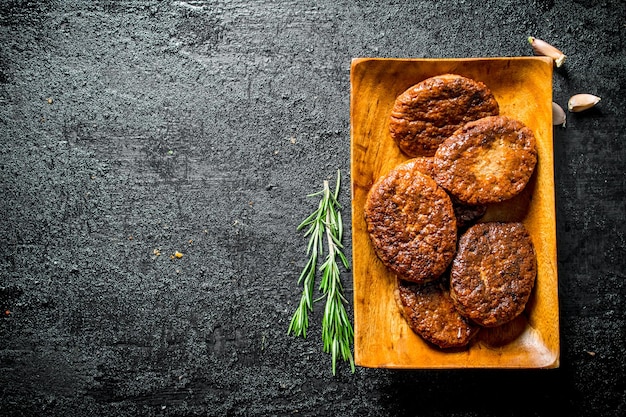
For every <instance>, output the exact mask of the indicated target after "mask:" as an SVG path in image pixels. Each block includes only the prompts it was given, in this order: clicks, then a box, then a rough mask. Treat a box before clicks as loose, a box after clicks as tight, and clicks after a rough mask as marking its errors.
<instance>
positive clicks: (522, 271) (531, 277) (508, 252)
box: [450, 222, 537, 327]
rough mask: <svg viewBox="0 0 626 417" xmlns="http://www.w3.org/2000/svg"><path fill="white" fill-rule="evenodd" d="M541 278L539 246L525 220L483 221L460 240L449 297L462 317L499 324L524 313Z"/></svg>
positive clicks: (453, 262) (488, 324) (454, 261)
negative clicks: (537, 247)
mask: <svg viewBox="0 0 626 417" xmlns="http://www.w3.org/2000/svg"><path fill="white" fill-rule="evenodd" d="M536 276H537V259H536V255H535V250H534V247H533V243H532V240H531V238H530V235H529V234H528V232H527V230H526V228H525V227H524V225H523V224H522V223H518V222H508V223H502V222H488V223H478V224H475V225H473V226H471V227H470V228H468V229H467V231H466V232H465V233H464V234H463V235H461V237H460V238H459V245H458V251H457V254H456V256H455V257H454V260H453V261H452V267H451V268H450V295H451V297H452V299H453V300H454V304H455V306H456V308H457V310H458V311H459V312H460V313H461V314H462V315H463V316H465V317H467V318H469V319H470V320H472V321H474V322H475V323H477V324H479V325H481V326H485V327H495V326H499V325H502V324H504V323H507V322H509V321H511V320H513V319H514V318H516V317H517V316H519V315H520V314H521V313H522V312H523V311H524V308H525V306H526V303H527V302H528V299H529V297H530V294H531V291H532V289H533V286H534V284H535V278H536Z"/></svg>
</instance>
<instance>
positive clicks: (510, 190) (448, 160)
mask: <svg viewBox="0 0 626 417" xmlns="http://www.w3.org/2000/svg"><path fill="white" fill-rule="evenodd" d="M536 164H537V146H536V141H535V135H534V134H533V132H532V131H531V130H530V129H529V128H528V127H526V126H525V125H524V124H523V123H522V122H520V121H519V120H515V119H512V118H510V117H506V116H490V117H485V118H482V119H480V120H476V121H473V122H469V123H467V124H465V125H464V126H463V127H462V128H460V129H459V130H457V131H456V132H455V133H454V134H453V135H452V136H450V137H449V138H448V139H446V140H445V141H444V142H443V143H442V144H441V146H439V149H437V152H436V154H435V180H436V181H437V183H438V184H439V185H440V186H442V187H443V188H445V189H446V190H447V191H448V192H449V193H450V194H451V195H453V196H454V197H455V198H456V199H458V200H459V201H461V202H464V203H466V204H488V203H497V202H500V201H504V200H508V199H510V198H512V197H514V196H515V195H517V194H519V193H520V192H521V191H522V190H523V189H524V187H525V186H526V184H527V183H528V181H529V180H530V177H531V175H532V173H533V171H534V169H535V165H536Z"/></svg>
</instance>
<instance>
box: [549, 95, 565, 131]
mask: <svg viewBox="0 0 626 417" xmlns="http://www.w3.org/2000/svg"><path fill="white" fill-rule="evenodd" d="M566 118H567V116H566V115H565V110H563V107H561V106H559V105H558V104H556V103H555V102H554V101H553V102H552V124H553V125H554V126H556V125H561V126H563V127H565V119H566Z"/></svg>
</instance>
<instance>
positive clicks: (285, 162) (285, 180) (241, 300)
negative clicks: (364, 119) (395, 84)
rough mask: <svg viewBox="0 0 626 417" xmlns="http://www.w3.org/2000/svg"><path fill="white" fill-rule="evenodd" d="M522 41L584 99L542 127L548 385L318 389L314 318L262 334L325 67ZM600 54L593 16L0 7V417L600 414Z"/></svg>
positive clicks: (100, 4)
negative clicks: (548, 244) (546, 187)
mask: <svg viewBox="0 0 626 417" xmlns="http://www.w3.org/2000/svg"><path fill="white" fill-rule="evenodd" d="M529 35H533V36H537V37H540V38H543V39H546V40H548V41H551V42H552V43H554V44H555V45H557V46H559V47H560V48H561V49H563V50H564V51H565V52H566V53H567V54H568V60H567V61H566V63H565V65H564V67H563V68H560V69H558V70H556V71H555V74H554V99H555V101H557V102H558V103H560V104H561V105H562V106H563V107H565V106H566V102H567V99H568V97H569V96H570V95H572V94H574V93H580V92H588V93H593V94H596V95H598V96H600V97H602V101H601V102H600V104H599V105H598V106H597V107H596V108H594V109H592V110H590V111H588V112H585V113H580V114H575V115H574V114H569V115H568V123H567V127H566V128H555V137H554V142H555V145H554V150H555V164H556V165H555V175H556V185H557V187H556V198H557V215H558V218H557V227H558V231H557V232H558V233H557V235H558V245H559V248H558V256H559V262H558V270H559V271H558V272H559V280H560V281H559V293H560V307H561V367H560V368H559V369H556V370H540V371H510V370H509V371H497V370H491V371H475V370H465V371H392V370H376V369H357V371H356V373H355V374H351V373H350V372H349V368H348V367H347V366H346V365H345V364H343V363H342V364H341V365H340V367H339V371H338V375H337V376H336V377H333V376H332V375H331V372H330V360H329V357H328V356H327V355H325V354H322V353H321V352H320V351H321V342H320V330H319V327H320V311H319V308H318V310H317V311H316V313H315V314H314V316H313V318H312V320H313V323H312V327H311V335H310V336H309V338H308V339H306V340H302V339H295V338H293V337H289V336H287V335H286V330H287V327H288V323H289V319H290V316H291V313H292V312H293V310H294V308H295V306H296V303H297V301H298V298H299V291H300V288H299V286H298V285H297V283H296V279H297V275H298V274H299V272H300V269H301V268H302V266H303V264H304V260H305V257H304V251H305V247H306V241H305V239H304V238H303V236H302V234H300V233H297V232H296V231H295V228H296V226H297V224H298V223H299V222H300V220H301V219H302V218H304V217H305V216H306V215H307V214H308V213H309V212H310V211H312V209H313V208H314V206H315V204H316V201H315V200H313V199H310V198H306V194H307V193H310V192H312V191H316V190H318V189H319V188H320V187H321V183H322V181H323V180H324V179H333V178H334V175H335V172H336V170H337V169H341V170H342V172H343V174H344V180H345V182H344V187H342V191H341V196H340V200H341V203H342V204H343V205H344V207H349V205H350V191H349V186H348V184H349V169H350V163H349V153H350V147H349V146H350V136H349V134H350V123H349V104H350V103H349V92H350V83H349V76H350V61H351V59H352V58H354V57H472V56H516V55H531V54H532V50H531V49H530V46H529V44H528V43H527V41H526V38H527V37H528V36H529ZM625 38H626V6H625V3H624V2H623V1H619V0H614V1H565V0H563V1H539V0H527V1H523V2H518V1H513V0H482V1H469V0H468V1H450V0H445V1H426V0H422V1H381V2H369V1H344V0H340V1H337V0H321V1H317V2H305V1H301V2H297V1H270V0H259V1H251V2H243V1H231V0H222V1H187V2H185V1H163V2H148V1H94V2H87V1H85V2H82V1H17V0H16V1H7V0H0V145H1V146H0V186H1V188H0V190H1V193H2V194H1V198H0V208H1V210H2V212H1V214H2V218H1V220H0V237H1V241H0V309H1V310H0V415H2V416H3V417H4V416H22V415H24V416H139V415H141V416H191V415H206V416H214V415H215V416H222V415H231V416H266V415H267V416H270V415H281V416H282V415H306V416H314V415H315V416H317V415H320V416H330V415H337V416H366V415H368V416H400V415H415V416H543V415H554V412H555V410H559V411H560V412H561V413H562V415H567V416H622V415H624V414H626V394H625V390H626V384H625V365H624V364H625V359H624V353H625V345H626V337H625V328H626V323H625V316H626V314H625V299H626V289H625V284H624V282H625V278H626V275H625V269H626V261H625V258H626V241H625V240H626V233H625V232H626V230H625V227H624V220H625V212H626V210H625V199H624V193H625V192H626V175H625V157H626V145H625V141H626V138H625V135H624V131H625V130H626V111H625V107H626V99H625V96H626V91H625V85H626V51H625V47H626V40H625ZM344 220H345V223H346V235H345V242H346V243H347V245H346V252H347V254H348V255H350V254H351V247H350V244H349V242H350V239H351V234H350V227H349V224H350V213H349V210H344ZM155 250H156V252H155ZM175 251H180V252H181V253H183V254H184V256H183V257H182V258H180V259H174V260H172V259H170V255H171V254H173V253H174V252H175ZM159 253H160V255H158V254H159ZM342 278H343V280H344V282H345V285H346V290H347V296H348V297H349V298H350V297H351V295H352V292H351V289H352V283H351V275H350V273H349V272H345V273H343V274H342ZM351 311H352V310H351V308H350V312H351Z"/></svg>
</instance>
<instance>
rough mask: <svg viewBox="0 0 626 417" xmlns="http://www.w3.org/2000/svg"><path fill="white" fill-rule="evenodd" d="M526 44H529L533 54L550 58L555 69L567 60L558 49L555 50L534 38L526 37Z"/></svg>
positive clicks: (546, 43)
mask: <svg viewBox="0 0 626 417" xmlns="http://www.w3.org/2000/svg"><path fill="white" fill-rule="evenodd" d="M528 43H530V46H532V47H533V50H534V51H535V54H537V55H544V56H549V57H550V58H552V59H553V60H554V63H555V64H556V66H557V68H558V67H560V66H561V65H563V63H564V62H565V58H567V55H565V54H564V53H563V52H561V51H560V50H559V49H557V48H555V47H554V46H552V45H550V44H549V43H548V42H546V41H544V40H541V39H538V38H535V37H534V36H529V37H528Z"/></svg>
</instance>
